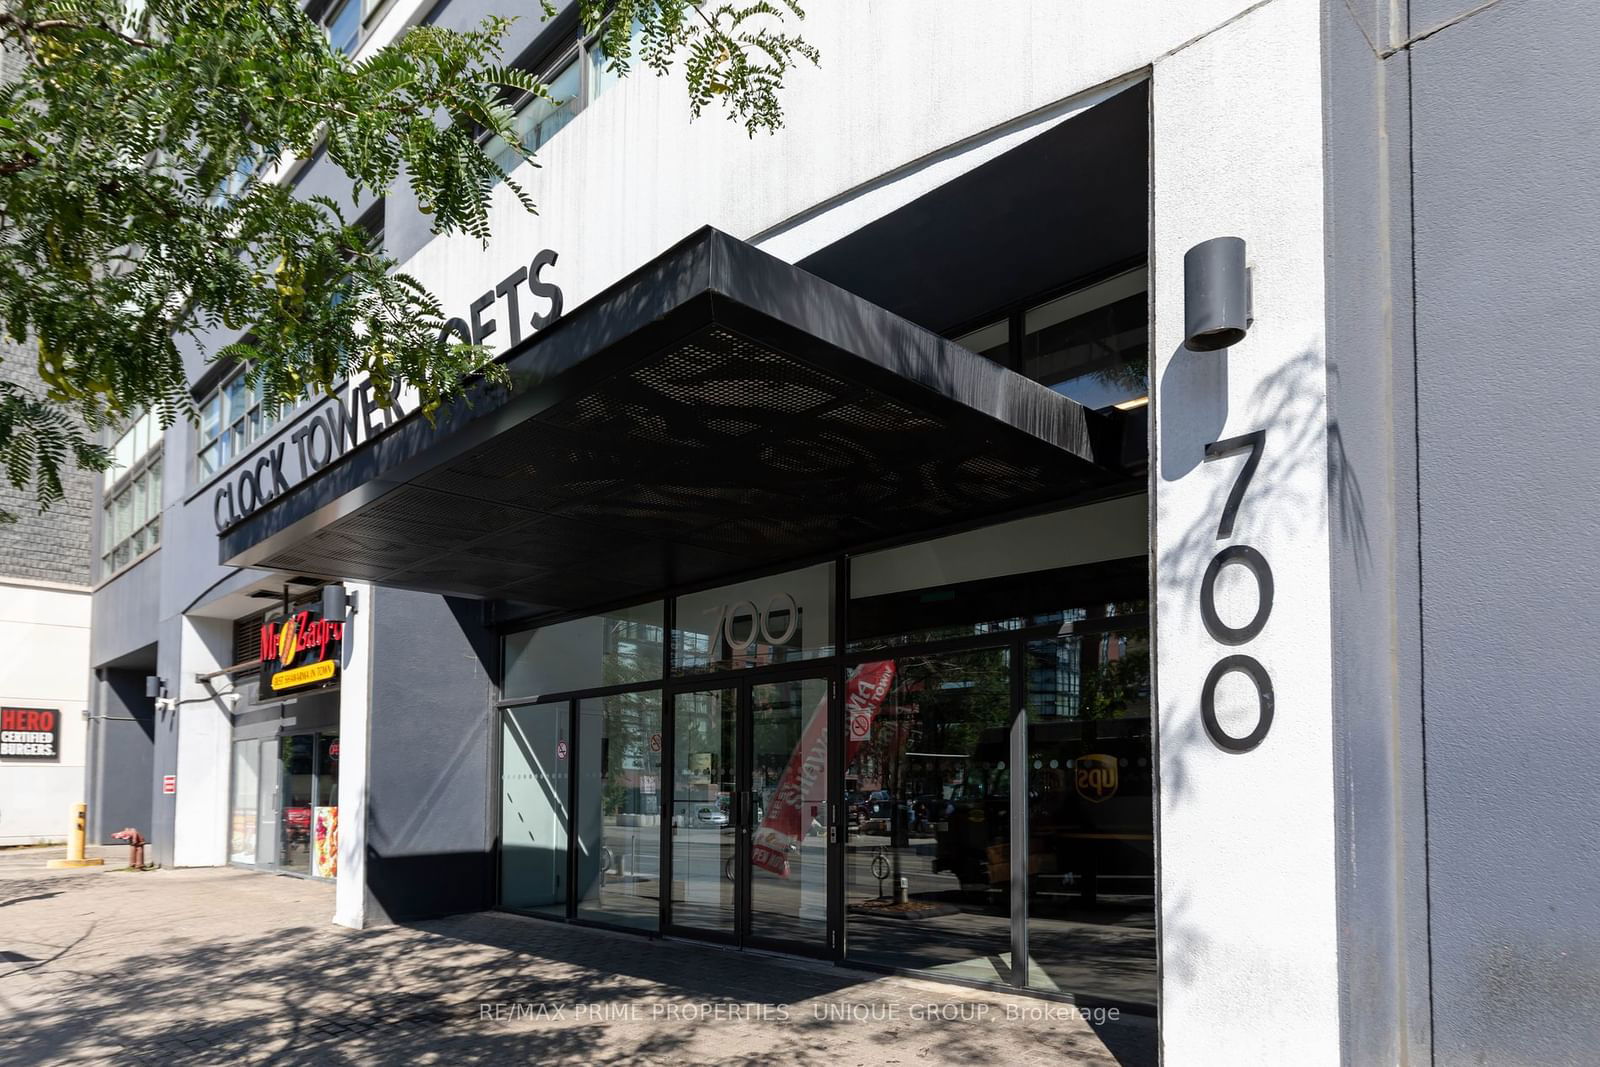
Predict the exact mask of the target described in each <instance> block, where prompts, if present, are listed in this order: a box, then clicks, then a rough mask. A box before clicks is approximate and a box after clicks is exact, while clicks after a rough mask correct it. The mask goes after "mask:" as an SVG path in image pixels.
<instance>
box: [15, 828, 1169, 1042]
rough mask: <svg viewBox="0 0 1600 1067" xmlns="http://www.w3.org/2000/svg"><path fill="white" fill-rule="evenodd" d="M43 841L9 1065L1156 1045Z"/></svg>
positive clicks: (501, 919)
mask: <svg viewBox="0 0 1600 1067" xmlns="http://www.w3.org/2000/svg"><path fill="white" fill-rule="evenodd" d="M45 858H46V857H45V856H43V855H42V854H41V855H40V856H39V858H38V865H37V866H29V865H27V864H26V863H24V862H22V861H21V860H19V859H18V858H17V857H16V855H15V854H13V855H12V856H8V857H7V858H6V860H5V862H4V863H0V920H3V921H0V1062H7V1063H29V1064H38V1063H60V1062H67V1061H76V1062H81V1061H85V1060H98V1061H113V1062H133V1063H152V1064H155V1063H161V1064H166V1063H206V1064H216V1063H229V1062H264V1061H269V1060H270V1061H273V1062H290V1063H318V1064H324V1063H352V1064H355V1063H361V1064H365V1063H401V1062H404V1063H417V1062H420V1063H463V1062H479V1061H487V1060H493V1061H496V1062H500V1061H505V1062H527V1063H535V1062H536V1063H541V1064H545V1063H615V1064H647V1063H695V1064H701V1063H704V1064H755V1063H764V1062H770V1061H772V1060H781V1061H782V1062H785V1063H795V1064H811V1063H814V1064H828V1065H834V1064H860V1065H863V1067H868V1065H870V1067H883V1065H892V1064H901V1063H984V1064H989V1063H1006V1064H1024V1063H1029V1064H1032V1063H1037V1064H1065V1063H1077V1064H1135V1065H1136V1064H1153V1063H1154V1062H1155V1053H1154V1046H1155V1036H1154V1028H1153V1025H1152V1024H1151V1022H1150V1021H1149V1020H1147V1019H1141V1018H1137V1017H1126V1016H1124V1017H1122V1018H1119V1019H1116V1020H1111V1019H1102V1020H1096V1021H1095V1022H1094V1025H1092V1026H1091V1025H1090V1023H1088V1022H1085V1021H1084V1020H1083V1019H1082V1018H1081V1016H1080V1015H1079V1014H1078V1012H1077V1011H1076V1009H1074V1008H1072V1007H1071V1006H1070V1005H1065V1004H1059V1003H1054V1002H1046V1001H1040V1000H1034V999H1030V998H1021V997H1012V996H1006V995H1003V994H992V993H988V992H980V991H976V990H968V989H963V988H958V987H952V986H949V985H943V984H937V983H932V982H923V981H915V980H910V979H904V978H895V977H881V976H877V975H871V974H863V973H861V972H856V971H851V970H846V969H842V968H836V967H831V966H824V965H816V964H810V963H801V962H795V961H788V960H779V959H773V958H769V957H763V956H758V955H753V954H750V953H739V952H733V951H726V950H722V949H716V948H710V947H704V946H700V945H693V944H686V943H682V942H674V941H659V940H649V939H646V938H642V937H630V936H627V935H622V934H611V933H607V932H603V931H594V930H586V929H581V928H577V927H571V926H563V925H560V924H555V923H547V922H540V921H538V920H535V919H524V918H518V917H514V916H507V915H500V914H479V915H469V916H462V917H458V918H452V919H442V920H435V921H430V922H424V923H419V924H416V925H411V926H404V927H385V928H380V929H374V930H365V931H352V930H345V929H342V928H340V927H336V926H333V925H332V924H330V923H329V922H328V916H329V915H330V914H331V912H332V908H333V887H332V886H330V885H327V884H324V883H317V882H310V881H306V880H303V879H297V878H289V877H282V876H273V875H266V874H255V873H251V872H247V871H240V870H231V869H199V870H177V871H155V872H147V873H137V872H128V871H119V870H116V869H115V868H114V867H108V868H107V869H104V870H89V871H60V872H57V871H46V870H44V869H43V862H44V859H45ZM112 862H117V861H116V860H113V861H112Z"/></svg>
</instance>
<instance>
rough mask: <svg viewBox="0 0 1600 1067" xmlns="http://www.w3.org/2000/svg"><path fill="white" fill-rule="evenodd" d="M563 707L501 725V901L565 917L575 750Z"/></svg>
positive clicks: (511, 714) (509, 714) (527, 712)
mask: <svg viewBox="0 0 1600 1067" xmlns="http://www.w3.org/2000/svg"><path fill="white" fill-rule="evenodd" d="M570 711H571V705H570V704H568V703H567V702H566V701H562V702H560V703H556V704H540V705H534V706H531V707H521V708H511V709H509V710H507V711H506V712H505V713H504V715H503V717H502V719H501V739H500V746H501V747H500V752H501V756H500V783H501V786H500V902H501V903H502V904H503V905H505V906H506V907H508V908H518V909H521V910H523V911H534V912H543V913H545V914H548V915H554V916H558V917H563V916H565V915H566V914H567V841H568V829H569V823H568V812H567V804H568V798H569V797H570V796H571V794H570V793H569V792H568V785H569V782H570V780H571V779H570V771H569V768H570V767H571V764H572V760H571V758H570V757H571V744H572V739H571V737H570V736H569V724H568V721H567V720H568V716H569V714H570Z"/></svg>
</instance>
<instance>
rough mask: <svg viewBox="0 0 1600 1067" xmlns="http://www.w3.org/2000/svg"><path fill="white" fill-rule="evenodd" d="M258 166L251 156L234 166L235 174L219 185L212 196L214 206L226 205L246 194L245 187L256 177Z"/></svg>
mask: <svg viewBox="0 0 1600 1067" xmlns="http://www.w3.org/2000/svg"><path fill="white" fill-rule="evenodd" d="M257 166H258V164H257V163H256V161H255V160H254V159H253V158H251V157H250V156H245V157H243V158H242V159H240V160H239V162H238V163H237V164H235V165H234V168H233V172H232V173H231V174H229V175H228V176H227V177H226V178H224V179H222V181H220V182H218V183H217V188H216V191H215V192H213V193H212V194H211V204H212V206H218V205H221V204H225V203H227V202H228V201H229V200H232V199H233V198H234V197H236V196H238V195H239V194H240V193H242V192H244V187H245V186H246V185H249V184H250V179H251V178H252V177H254V175H255V173H256V168H257Z"/></svg>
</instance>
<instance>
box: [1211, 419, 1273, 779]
mask: <svg viewBox="0 0 1600 1067" xmlns="http://www.w3.org/2000/svg"><path fill="white" fill-rule="evenodd" d="M1266 447H1267V431H1265V430H1255V431H1252V432H1251V433H1247V434H1242V435H1240V436H1239V437H1229V438H1227V439H1226V440H1223V441H1213V442H1211V443H1210V444H1209V445H1206V459H1207V460H1213V459H1220V458H1222V457H1223V456H1232V455H1235V454H1236V453H1239V452H1245V451H1248V453H1249V454H1248V455H1247V456H1246V457H1245V461H1244V465H1243V466H1241V467H1240V468H1239V476H1238V477H1237V478H1235V479H1234V482H1233V488H1232V489H1231V490H1230V491H1229V493H1228V499H1227V501H1226V502H1224V504H1223V505H1222V518H1221V521H1219V522H1218V523H1217V540H1219V541H1225V540H1227V539H1228V538H1230V537H1232V536H1233V523H1234V520H1235V519H1236V518H1238V516H1239V508H1240V506H1241V505H1242V504H1243V502H1244V494H1245V490H1246V489H1248V488H1249V487H1250V480H1251V479H1252V478H1254V477H1255V473H1256V468H1257V467H1259V466H1260V465H1261V453H1262V452H1263V451H1264V450H1265V449H1266ZM1230 563H1239V564H1241V565H1243V566H1244V567H1245V568H1246V569H1247V570H1249V571H1250V573H1251V574H1253V575H1255V579H1256V588H1257V590H1258V592H1259V596H1258V598H1257V600H1256V613H1255V616H1254V617H1253V618H1252V619H1251V620H1250V621H1249V622H1247V623H1245V624H1244V625H1243V626H1229V625H1228V624H1227V623H1225V622H1223V621H1222V618H1221V617H1220V616H1219V615H1218V614H1217V590H1216V587H1217V577H1218V575H1220V574H1221V573H1222V568H1224V567H1226V566H1227V565H1228V564H1230ZM1272 593H1273V589H1272V567H1271V565H1270V564H1268V563H1267V558H1266V557H1265V556H1263V555H1262V554H1261V553H1260V552H1258V551H1256V550H1255V549H1254V548H1251V547H1250V546H1249V545H1228V546H1227V547H1226V548H1224V549H1222V551H1220V552H1218V553H1217V554H1216V555H1215V556H1213V557H1212V559H1211V563H1210V564H1209V565H1208V566H1207V567H1206V573H1205V577H1203V578H1202V579H1201V580H1200V619H1201V621H1202V622H1204V623H1205V625H1206V632H1207V633H1209V634H1210V635H1211V636H1212V637H1214V638H1215V639H1216V640H1217V641H1219V642H1221V643H1222V644H1224V645H1242V644H1245V643H1247V642H1249V641H1251V640H1253V639H1254V638H1255V636H1256V635H1257V634H1259V633H1260V632H1261V630H1262V628H1263V627H1264V626H1266V625H1267V619H1268V618H1270V617H1271V615H1272ZM1232 671H1238V672H1239V673H1240V674H1243V675H1245V676H1246V677H1247V678H1249V679H1250V680H1251V681H1252V682H1254V683H1255V687H1256V696H1257V698H1258V700H1259V702H1260V711H1259V712H1258V714H1257V716H1256V725H1255V729H1253V730H1251V731H1250V732H1249V733H1248V734H1246V735H1244V736H1243V737H1235V736H1234V735H1233V734H1230V733H1228V732H1227V731H1226V730H1224V729H1223V728H1222V724H1221V723H1219V722H1218V721H1217V683H1219V682H1221V681H1222V676H1223V675H1225V674H1228V673H1230V672H1232ZM1272 714H1273V694H1272V678H1271V676H1269V675H1268V674H1267V669H1266V668H1265V667H1263V666H1262V665H1261V662H1260V661H1259V660H1257V659H1256V658H1255V657H1254V656H1247V655H1245V654H1244V653H1235V654H1233V655H1231V656H1224V657H1223V658H1222V659H1220V660H1218V661H1217V663H1216V665H1215V666H1213V667H1212V668H1211V673H1209V674H1207V675H1206V680H1205V683H1204V684H1203V685H1201V687H1200V721H1201V723H1202V724H1203V725H1204V726H1205V728H1206V734H1207V736H1209V737H1210V738H1211V740H1212V742H1214V743H1215V744H1216V745H1217V747H1218V748H1221V749H1224V750H1225V751H1228V752H1249V751H1250V750H1251V749H1253V748H1255V747H1256V746H1257V745H1259V744H1261V742H1262V741H1263V740H1265V739H1266V736H1267V731H1269V730H1271V729H1272Z"/></svg>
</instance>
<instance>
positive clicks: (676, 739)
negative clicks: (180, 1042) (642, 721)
mask: <svg viewBox="0 0 1600 1067" xmlns="http://www.w3.org/2000/svg"><path fill="white" fill-rule="evenodd" d="M672 706H673V707H672V710H673V727H672V730H673V733H672V764H673V767H672V813H671V818H672V921H673V922H674V923H675V924H676V925H678V926H693V927H697V928H699V929H702V930H716V931H719V932H722V933H732V932H733V930H734V920H735V916H734V909H733V896H734V878H735V873H734V863H735V851H736V850H735V837H736V834H735V828H734V821H733V820H734V812H733V802H734V797H735V793H736V791H737V790H738V788H739V780H738V776H737V774H738V772H737V766H738V759H739V757H738V743H737V742H738V717H739V715H738V708H739V693H738V690H736V689H713V690H707V691H705V692H699V693H679V694H677V695H676V696H674V697H673V698H672Z"/></svg>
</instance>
